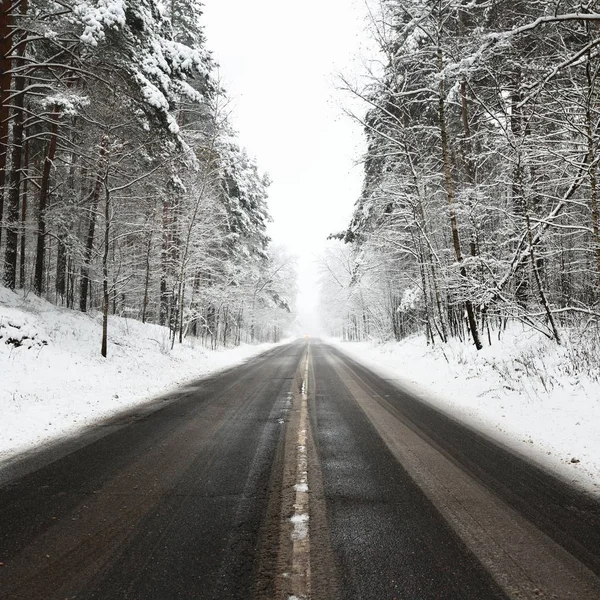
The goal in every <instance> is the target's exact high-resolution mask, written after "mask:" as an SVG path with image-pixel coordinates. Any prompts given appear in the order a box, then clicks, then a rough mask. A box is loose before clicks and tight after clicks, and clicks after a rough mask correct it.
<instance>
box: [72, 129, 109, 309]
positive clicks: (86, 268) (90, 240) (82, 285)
mask: <svg viewBox="0 0 600 600" xmlns="http://www.w3.org/2000/svg"><path fill="white" fill-rule="evenodd" d="M107 143H108V140H107V139H106V137H104V138H103V139H102V143H101V144H100V160H99V163H98V175H97V176H96V182H95V184H94V189H93V190H92V196H91V204H90V219H89V222H88V233H87V239H86V244H85V254H84V258H83V265H82V267H81V278H80V282H79V310H80V311H81V312H87V298H88V290H89V287H90V264H91V262H92V253H93V251H94V232H95V229H96V216H97V212H98V202H99V201H100V190H101V188H102V180H103V178H104V172H105V171H106V151H107V150H106V145H107Z"/></svg>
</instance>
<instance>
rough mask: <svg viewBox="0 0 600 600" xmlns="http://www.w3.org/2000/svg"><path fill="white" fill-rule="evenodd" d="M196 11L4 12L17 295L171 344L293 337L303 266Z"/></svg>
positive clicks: (134, 6)
mask: <svg viewBox="0 0 600 600" xmlns="http://www.w3.org/2000/svg"><path fill="white" fill-rule="evenodd" d="M200 7H201V5H200V3H198V2H195V1H194V0H164V1H163V0H135V1H128V0H100V1H94V0H56V1H55V0H3V1H2V3H1V11H0V40H1V44H2V47H1V48H0V77H1V81H0V89H1V92H0V93H1V97H0V256H1V257H2V260H1V261H0V262H1V265H0V267H1V271H2V280H3V283H4V285H5V286H6V287H7V288H9V289H12V290H18V289H19V288H22V289H23V290H25V292H28V291H30V290H31V291H32V292H34V293H35V294H37V295H38V296H41V297H42V298H45V299H47V300H49V301H51V302H53V303H55V304H57V305H60V306H64V307H67V308H70V309H73V310H77V311H82V312H90V311H99V312H101V314H102V316H103V336H102V338H103V339H102V344H101V347H100V341H99V348H98V349H99V350H101V352H102V354H103V355H106V354H107V328H108V323H109V315H118V316H125V317H131V318H135V319H139V320H140V321H142V322H149V323H155V324H159V325H166V326H168V327H169V330H170V337H171V341H170V343H171V345H174V344H176V343H179V342H181V341H182V340H183V339H184V338H185V337H186V336H196V337H198V338H200V340H201V341H202V343H204V344H205V345H207V346H210V347H213V348H214V347H217V346H228V345H238V344H240V343H241V342H254V341H256V342H259V341H278V340H279V338H280V337H281V335H282V331H283V329H284V328H285V327H286V326H287V325H288V324H289V323H290V322H291V320H292V318H293V303H294V300H295V272H294V271H295V267H294V261H293V259H292V258H290V256H288V255H287V254H286V252H285V251H284V250H282V249H280V248H276V247H273V246H272V245H271V244H270V240H269V238H268V236H267V234H266V226H267V222H268V221H269V214H268V210H267V204H266V199H267V191H268V186H269V179H268V176H267V175H265V174H263V173H262V172H261V171H260V169H259V167H258V166H257V164H256V162H255V161H254V159H253V158H252V157H251V156H249V155H248V153H247V152H246V151H245V150H244V148H243V147H242V145H241V143H240V141H238V139H237V136H236V132H235V131H234V130H233V128H232V126H231V124H230V122H229V121H228V116H229V111H230V108H229V102H228V98H227V95H226V92H225V91H224V90H223V89H222V86H221V85H220V81H219V76H218V67H217V65H216V64H215V61H214V60H213V59H212V57H211V53H210V50H209V49H208V48H207V47H206V42H205V36H204V33H203V29H202V25H201V8H200Z"/></svg>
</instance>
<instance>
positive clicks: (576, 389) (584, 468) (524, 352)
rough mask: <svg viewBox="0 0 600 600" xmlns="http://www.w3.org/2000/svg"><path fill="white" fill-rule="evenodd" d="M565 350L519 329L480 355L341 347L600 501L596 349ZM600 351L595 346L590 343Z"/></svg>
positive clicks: (414, 347)
mask: <svg viewBox="0 0 600 600" xmlns="http://www.w3.org/2000/svg"><path fill="white" fill-rule="evenodd" d="M572 337H573V340H572V341H569V340H567V342H566V343H565V345H564V346H563V347H558V346H557V345H556V344H555V343H554V342H552V341H550V340H547V339H546V338H544V337H543V336H541V335H540V334H538V333H537V332H531V331H526V330H523V329H522V328H520V327H519V326H515V327H513V328H512V329H509V330H507V331H506V332H503V334H502V337H501V340H500V341H498V340H497V339H495V338H494V337H492V345H491V346H488V345H487V344H486V346H485V347H484V348H483V350H481V351H479V352H477V350H475V348H474V347H471V346H467V345H465V344H462V343H460V342H459V341H457V340H454V341H451V342H450V343H448V344H446V345H438V346H436V347H435V348H431V347H428V346H427V344H426V342H425V338H424V337H423V336H416V337H411V338H408V339H406V340H403V341H402V342H395V343H394V342H389V343H384V344H378V343H375V342H364V343H363V342H361V343H340V342H339V341H335V340H331V341H332V342H334V343H336V345H337V346H338V347H339V348H340V349H341V350H343V351H344V352H345V353H346V354H348V355H349V356H350V357H351V358H354V359H355V360H357V361H359V362H361V363H363V364H365V365H366V366H368V367H370V368H371V369H373V370H375V371H377V372H379V373H380V374H382V375H384V376H385V377H387V378H392V379H396V380H397V382H398V383H399V384H400V385H401V386H403V387H405V388H408V389H409V390H410V391H411V392H413V393H415V394H416V395H417V396H419V397H420V398H422V399H423V400H425V401H427V402H429V403H430V404H433V405H435V406H436V407H438V408H440V409H442V410H444V411H445V412H447V413H449V414H451V415H452V416H454V417H455V418H457V419H460V420H462V421H464V422H466V423H467V424H469V425H471V426H472V427H474V428H476V429H478V430H480V431H483V432H484V433H486V434H487V435H489V436H491V437H493V438H494V439H496V440H498V441H500V442H501V443H503V444H506V445H508V446H509V447H511V448H512V449H513V450H515V451H517V452H518V453H519V454H521V455H524V456H526V457H528V458H529V459H531V460H534V461H536V462H537V463H539V464H541V465H542V466H544V467H545V468H547V469H550V470H552V471H554V472H555V473H557V474H558V475H559V476H561V477H562V478H563V479H566V480H567V481H569V482H570V483H572V484H574V485H577V486H579V487H583V488H585V489H587V490H588V491H592V492H593V493H595V494H599V495H600V427H599V426H598V424H599V423H600V370H599V368H598V362H597V358H596V356H597V346H594V345H591V346H590V347H589V348H588V349H587V350H586V346H585V343H583V342H582V340H581V339H580V338H576V337H575V335H573V336H572ZM590 343H592V344H593V342H590Z"/></svg>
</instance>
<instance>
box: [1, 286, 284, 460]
mask: <svg viewBox="0 0 600 600" xmlns="http://www.w3.org/2000/svg"><path fill="white" fill-rule="evenodd" d="M100 339H101V315H99V314H97V315H93V314H92V315H88V314H83V313H79V312H76V311H72V310H66V309H61V308H57V307H56V306H54V305H52V304H50V303H48V302H46V301H44V300H41V299H39V298H38V297H36V296H34V295H33V294H30V295H28V296H26V297H23V295H22V294H21V293H19V294H17V293H13V292H10V291H9V290H7V289H6V288H3V287H0V461H1V460H4V459H7V458H10V457H13V456H15V455H17V454H19V453H21V452H23V451H25V450H28V449H30V448H32V447H34V446H38V445H40V444H42V443H44V442H48V441H50V440H52V439H55V438H58V437H62V436H64V435H65V434H71V433H73V432H76V431H78V430H81V429H83V428H85V427H87V426H89V425H91V424H93V423H95V422H97V421H99V420H102V419H104V418H106V417H108V416H110V415H113V414H115V413H117V412H120V411H122V410H125V409H128V408H131V407H133V406H135V405H138V404H142V403H144V402H146V401H148V400H150V399H151V398H152V397H153V396H156V395H158V394H162V393H165V392H168V391H169V390H170V389H171V388H175V387H176V386H178V385H180V384H182V383H184V382H186V381H189V380H191V379H195V378H198V377H201V376H204V375H206V374H208V373H211V372H214V371H216V370H219V369H222V368H226V367H229V366H231V365H234V364H236V363H239V362H242V361H243V360H244V359H247V358H249V357H251V356H254V355H256V354H259V353H260V352H262V351H264V350H266V349H268V348H270V347H272V346H273V344H263V345H260V346H241V347H239V348H235V349H230V350H223V351H215V352H211V351H208V350H206V349H204V348H202V347H201V346H200V345H199V344H198V345H196V347H194V344H193V340H189V341H187V342H186V343H184V344H183V345H181V346H180V345H178V344H176V345H175V348H174V349H173V351H171V350H170V343H169V337H168V330H167V329H166V328H165V327H160V326H158V325H150V324H145V325H144V324H142V323H140V322H139V321H135V320H131V319H125V318H121V317H109V347H108V351H109V356H108V358H107V359H103V358H102V357H101V356H100Z"/></svg>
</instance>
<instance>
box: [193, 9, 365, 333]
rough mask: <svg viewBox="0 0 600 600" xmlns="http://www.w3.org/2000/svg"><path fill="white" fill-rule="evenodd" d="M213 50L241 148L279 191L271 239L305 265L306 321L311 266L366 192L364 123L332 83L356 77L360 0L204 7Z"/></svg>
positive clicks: (361, 34)
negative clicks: (348, 111)
mask: <svg viewBox="0 0 600 600" xmlns="http://www.w3.org/2000/svg"><path fill="white" fill-rule="evenodd" d="M204 24H205V31H206V36H207V41H208V46H209V48H210V49H211V50H213V53H214V56H215V58H216V60H217V62H218V63H219V64H220V76H221V79H222V81H223V83H224V86H225V88H226V89H227V90H228V92H229V96H230V97H231V99H232V108H233V114H232V122H233V125H234V127H235V128H236V129H237V130H238V131H239V134H240V141H241V143H242V145H244V146H246V147H247V149H248V151H249V152H250V154H252V155H254V156H255V157H256V158H257V160H258V163H259V166H260V168H261V169H263V170H264V171H267V172H268V173H269V174H270V176H271V178H272V180H273V184H272V186H271V188H270V192H269V197H270V199H269V206H270V212H271V215H272V217H273V223H272V224H271V226H270V228H269V233H270V235H271V237H272V238H273V240H274V241H275V242H276V243H285V244H286V245H287V246H288V247H289V248H290V249H291V250H292V251H293V252H294V253H295V254H296V255H298V257H299V261H300V264H299V269H300V275H301V277H300V285H301V289H302V294H301V297H300V298H299V304H300V308H301V312H302V319H303V320H304V321H306V322H307V323H306V326H307V327H309V326H310V325H311V324H312V323H309V321H311V319H310V317H309V316H308V315H307V313H308V312H310V310H311V308H312V306H313V305H314V303H315V294H314V287H315V273H314V268H313V267H311V264H310V263H311V260H312V257H313V256H314V255H315V254H318V253H319V252H320V251H321V250H322V248H323V246H324V244H325V239H326V237H327V235H328V234H330V233H332V232H335V231H340V230H342V229H344V228H345V226H346V225H347V224H348V221H349V218H350V215H351V213H352V207H353V204H354V202H355V200H356V199H357V198H358V195H359V193H360V187H361V177H362V169H361V167H360V166H356V164H355V163H356V162H357V161H358V160H359V159H360V156H361V154H362V152H363V138H362V132H361V128H360V126H359V125H358V124H356V123H355V122H353V121H352V119H350V118H349V117H347V116H345V115H344V114H343V111H342V108H341V107H342V106H343V105H344V104H345V103H346V102H349V101H350V99H349V98H348V95H347V94H345V93H343V92H341V91H339V90H338V89H337V88H338V87H339V80H338V79H337V77H336V74H337V73H339V72H343V73H345V74H350V73H357V72H359V71H360V66H359V65H360V59H359V57H360V55H361V52H362V51H363V50H361V48H362V46H363V44H364V41H365V37H366V34H365V28H366V8H365V5H364V3H363V1H362V0H305V1H304V2H301V3H300V2H293V3H292V2H286V1H285V0H253V1H252V2H248V1H247V0H204Z"/></svg>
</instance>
